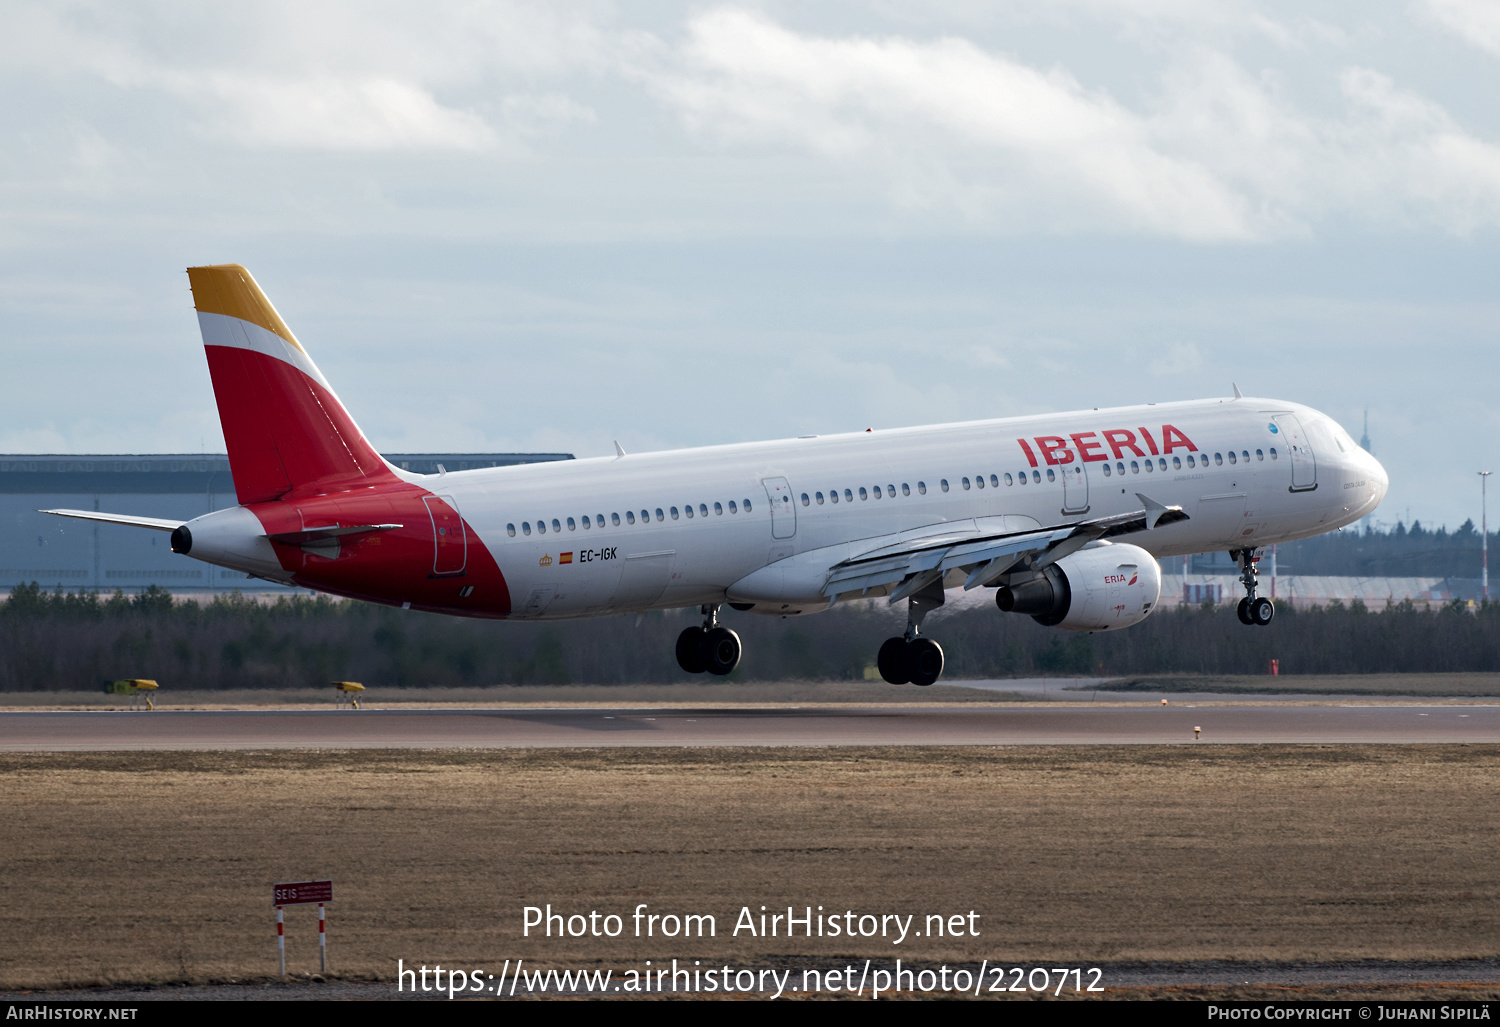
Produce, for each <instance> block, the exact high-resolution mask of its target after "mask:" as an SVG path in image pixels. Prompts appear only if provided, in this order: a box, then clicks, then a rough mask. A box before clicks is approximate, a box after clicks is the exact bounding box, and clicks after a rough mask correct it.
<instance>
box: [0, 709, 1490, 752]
mask: <svg viewBox="0 0 1500 1027" xmlns="http://www.w3.org/2000/svg"><path fill="white" fill-rule="evenodd" d="M1195 729H1201V731H1200V732H1199V733H1198V734H1197V737H1196V738H1195ZM1264 742H1281V743H1286V742H1291V743H1319V742H1323V743H1343V742H1356V743H1419V742H1420V743H1461V742H1467V743H1486V742H1500V706H1494V705H1473V706H1458V705H1430V706H1423V705H1416V704H1411V703H1404V704H1399V705H1393V704H1381V703H1378V702H1371V703H1368V704H1359V705H1355V704H1340V705H1327V706H1322V705H1291V704H1287V705H1244V706H1237V705H1212V706H1192V705H1172V706H1142V705H1134V706H1052V707H1044V706H1006V707H998V708H997V707H982V708H974V707H968V708H964V707H899V706H851V707H838V708H828V707H819V708H803V709H798V708H787V707H775V708H761V709H756V708H745V707H719V708H708V707H705V708H702V709H650V708H638V709H467V710H465V709H453V710H445V709H440V710H342V711H335V710H326V709H325V710H268V711H257V710H194V711H164V710H158V711H155V712H140V711H138V712H124V711H122V712H72V711H65V712H55V711H48V712H4V713H0V751H8V752H68V751H90V750H92V751H106V750H131V749H135V750H220V749H435V748H505V747H524V748H573V747H605V746H729V745H769V746H777V745H787V746H827V745H1119V744H1161V743H1183V744H1197V745H1212V744H1219V743H1264Z"/></svg>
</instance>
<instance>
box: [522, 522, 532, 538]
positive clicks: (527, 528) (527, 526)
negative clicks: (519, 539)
mask: <svg viewBox="0 0 1500 1027" xmlns="http://www.w3.org/2000/svg"><path fill="white" fill-rule="evenodd" d="M521 534H522V535H530V534H531V522H530V521H522V522H521Z"/></svg>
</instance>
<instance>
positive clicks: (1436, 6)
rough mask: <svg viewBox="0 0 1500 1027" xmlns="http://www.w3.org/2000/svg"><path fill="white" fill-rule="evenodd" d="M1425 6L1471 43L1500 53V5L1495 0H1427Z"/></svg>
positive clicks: (1429, 12)
mask: <svg viewBox="0 0 1500 1027" xmlns="http://www.w3.org/2000/svg"><path fill="white" fill-rule="evenodd" d="M1422 6H1423V7H1424V8H1426V10H1427V13H1428V14H1429V15H1431V16H1432V17H1433V18H1435V19H1437V21H1438V22H1439V23H1440V24H1442V25H1443V26H1444V27H1446V28H1448V29H1449V30H1451V31H1453V32H1455V33H1457V34H1458V35H1459V36H1461V37H1462V38H1463V40H1464V41H1465V42H1467V43H1468V44H1469V45H1470V46H1475V47H1478V48H1479V49H1481V50H1488V51H1489V52H1490V53H1493V54H1500V4H1497V3H1495V2H1494V0H1425V2H1424V3H1423V4H1422Z"/></svg>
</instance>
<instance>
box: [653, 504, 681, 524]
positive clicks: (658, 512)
mask: <svg viewBox="0 0 1500 1027" xmlns="http://www.w3.org/2000/svg"><path fill="white" fill-rule="evenodd" d="M656 519H657V520H661V511H660V510H658V511H656ZM672 520H674V521H675V520H677V507H675V506H674V507H672Z"/></svg>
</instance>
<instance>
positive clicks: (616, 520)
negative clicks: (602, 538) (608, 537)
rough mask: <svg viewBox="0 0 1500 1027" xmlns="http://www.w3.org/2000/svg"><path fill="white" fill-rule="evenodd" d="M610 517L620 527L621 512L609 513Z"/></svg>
mask: <svg viewBox="0 0 1500 1027" xmlns="http://www.w3.org/2000/svg"><path fill="white" fill-rule="evenodd" d="M609 519H610V521H611V522H612V523H613V524H614V526H615V527H617V528H618V527H619V526H620V515H619V514H617V513H612V514H610V515H609Z"/></svg>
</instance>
